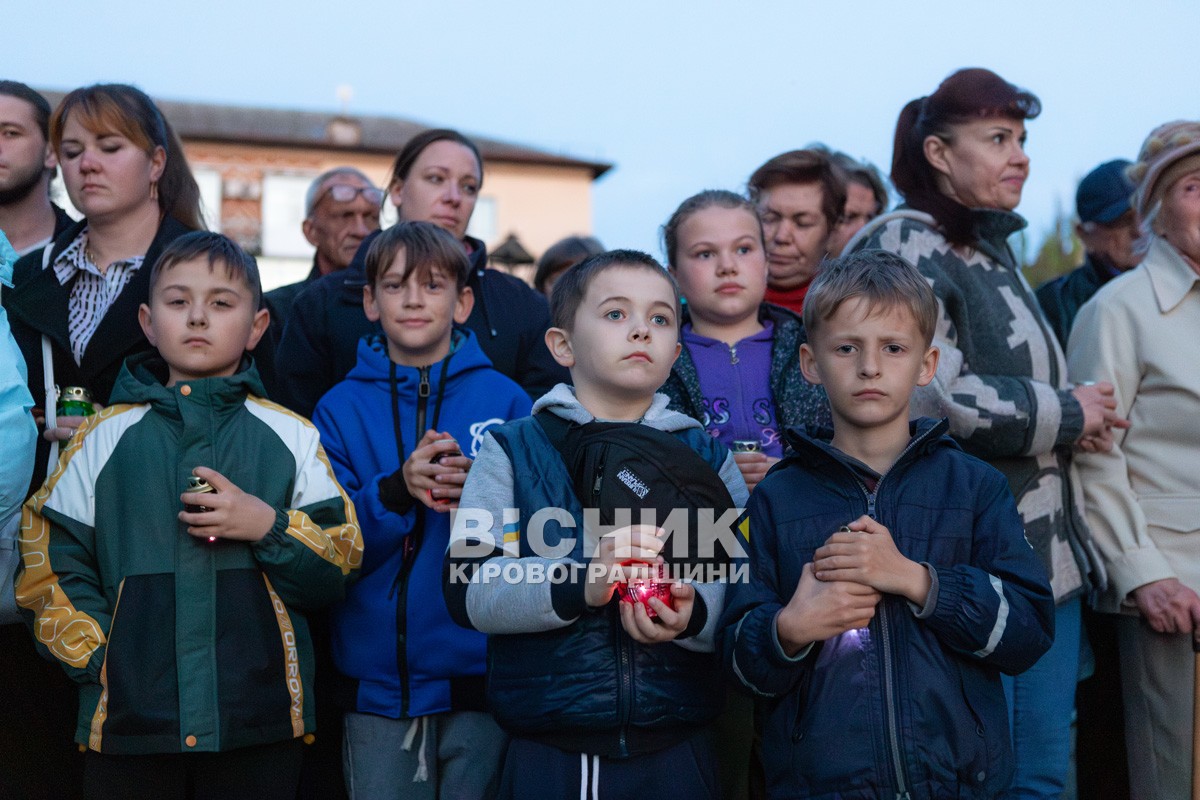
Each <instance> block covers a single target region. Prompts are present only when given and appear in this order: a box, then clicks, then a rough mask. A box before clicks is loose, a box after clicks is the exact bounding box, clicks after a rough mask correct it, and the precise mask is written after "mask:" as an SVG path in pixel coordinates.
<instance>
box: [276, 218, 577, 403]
mask: <svg viewBox="0 0 1200 800" xmlns="http://www.w3.org/2000/svg"><path fill="white" fill-rule="evenodd" d="M378 235H379V232H378V231H376V232H375V233H372V234H371V235H370V236H368V237H367V238H366V239H364V240H363V243H362V245H361V246H360V247H359V248H358V253H357V254H355V256H354V261H353V262H351V264H350V266H349V267H347V268H346V269H344V270H340V271H338V272H334V273H330V274H329V275H326V276H324V277H323V278H318V279H317V280H316V281H314V282H313V283H312V285H310V286H309V287H308V288H307V289H305V290H304V291H303V292H301V294H300V296H299V297H297V298H296V301H295V304H294V305H293V306H292V311H291V316H290V317H289V319H288V323H287V325H286V327H285V328H284V331H283V337H282V339H281V340H280V342H279V348H278V350H276V352H275V379H276V381H277V384H278V386H279V391H280V395H281V397H280V400H281V402H283V403H284V404H285V405H287V406H289V407H290V408H291V409H292V410H294V411H296V412H298V413H300V414H303V415H305V416H311V415H312V412H313V409H314V408H316V405H317V401H318V400H320V399H321V396H322V395H324V394H325V392H327V391H329V390H330V389H331V388H333V385H334V384H335V383H337V382H338V381H340V380H342V379H343V378H345V377H346V374H347V373H348V372H349V371H350V368H351V367H353V366H354V364H355V363H356V361H357V359H358V340H359V339H361V338H362V337H363V336H364V335H365V334H368V333H375V332H377V331H379V330H380V327H379V323H376V322H370V321H369V320H368V319H367V317H366V315H365V314H364V313H363V305H362V298H363V286H364V285H366V282H367V281H366V253H367V251H368V250H369V249H370V247H371V243H372V242H373V241H375V237H376V236H378ZM469 242H470V244H471V245H472V246H473V247H474V251H473V252H472V253H471V274H470V277H469V278H468V280H467V285H468V286H470V287H471V290H472V291H473V292H474V293H475V307H474V308H473V309H472V310H471V316H469V317H468V318H467V322H466V327H468V328H470V329H471V330H473V331H474V332H475V336H476V337H477V338H478V339H479V345H480V347H482V348H483V352H484V354H485V355H486V356H487V357H488V358H489V359H491V362H492V364H493V365H494V366H495V368H496V369H497V370H498V371H500V372H501V373H503V374H504V375H507V376H508V377H510V378H512V379H513V380H514V381H516V382H517V383H519V384H520V385H521V388H523V389H524V390H525V391H526V392H528V393H529V395H530V396H531V397H533V398H537V397H540V396H541V395H543V394H545V393H546V392H547V391H549V390H550V389H551V387H553V386H554V385H555V384H556V383H564V382H569V381H570V377H569V375H568V373H567V371H566V369H564V368H563V367H560V366H559V365H558V364H557V363H556V362H555V361H554V359H553V358H552V357H551V356H550V351H549V350H548V349H547V348H546V343H545V340H544V338H543V337H544V336H545V333H546V329H547V328H549V327H550V310H549V308H548V307H547V305H546V300H545V298H543V297H542V296H541V295H540V294H538V293H537V292H535V291H533V289H531V288H529V287H528V286H527V285H526V284H525V283H523V282H522V281H521V280H519V279H518V278H514V277H513V276H511V275H508V274H506V273H503V272H498V271H496V270H492V269H488V268H487V249H486V248H485V247H484V244H483V242H480V241H479V240H477V239H469Z"/></svg>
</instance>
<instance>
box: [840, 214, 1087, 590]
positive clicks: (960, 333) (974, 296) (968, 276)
mask: <svg viewBox="0 0 1200 800" xmlns="http://www.w3.org/2000/svg"><path fill="white" fill-rule="evenodd" d="M973 213H974V214H975V216H976V221H975V230H976V237H975V242H974V246H972V247H958V248H955V247H952V246H951V245H950V243H949V242H947V241H946V239H945V238H944V237H943V236H942V234H941V232H940V231H939V230H938V228H937V224H936V223H935V222H934V220H933V218H932V217H931V216H929V215H928V214H924V213H921V212H918V211H915V210H912V209H904V208H901V209H898V210H896V211H893V212H892V213H891V214H887V215H885V216H883V217H880V218H878V219H876V220H873V221H872V222H871V223H870V224H869V226H868V228H867V229H864V231H863V232H862V234H860V235H859V236H858V237H856V239H855V241H854V242H852V243H851V245H850V247H852V248H853V249H856V250H858V249H866V248H880V249H883V250H887V251H889V252H892V253H897V254H898V255H900V256H902V257H904V258H906V259H907V260H908V261H910V262H912V263H913V264H915V265H916V267H917V268H918V269H919V270H920V271H921V273H922V274H923V275H925V277H926V278H927V279H928V280H929V283H930V285H932V286H933V290H934V293H935V294H936V295H937V298H938V308H939V310H940V312H941V314H940V318H939V319H938V325H937V330H936V331H935V333H934V344H935V345H937V347H938V348H939V349H940V350H941V361H940V362H939V363H938V370H937V375H936V376H935V378H934V380H933V381H932V382H931V383H930V384H929V385H928V386H926V387H923V388H921V389H918V390H917V392H916V394H915V395H914V397H913V407H912V414H913V416H930V417H948V418H949V420H950V432H951V434H952V435H953V436H954V437H955V438H956V439H957V440H958V441H959V442H960V443H961V444H962V446H963V448H964V449H965V450H966V451H967V452H969V453H971V454H973V455H975V456H978V457H979V458H982V459H984V460H985V461H987V462H988V463H990V464H991V465H992V466H994V467H996V468H997V469H999V470H1000V471H1001V472H1003V473H1004V474H1005V476H1006V477H1007V478H1008V483H1009V488H1010V489H1012V492H1013V495H1014V496H1015V497H1016V500H1017V507H1018V509H1019V510H1020V512H1021V517H1022V519H1023V520H1024V522H1025V535H1026V537H1027V538H1028V539H1029V542H1030V543H1031V544H1032V545H1033V548H1034V550H1036V551H1037V554H1038V556H1039V557H1040V558H1041V560H1042V563H1043V564H1044V565H1045V566H1046V569H1047V571H1048V573H1049V575H1050V585H1051V587H1052V588H1053V590H1054V597H1055V600H1056V601H1058V602H1062V601H1063V600H1066V599H1069V598H1072V597H1075V596H1077V595H1079V594H1082V593H1084V592H1085V591H1087V590H1088V589H1089V588H1092V587H1093V586H1096V587H1097V588H1098V587H1099V586H1100V585H1102V584H1103V583H1104V575H1103V571H1102V570H1103V568H1102V567H1101V566H1100V561H1099V559H1098V558H1096V555H1095V550H1094V548H1093V547H1092V543H1091V538H1090V534H1089V532H1088V529H1087V526H1086V523H1085V522H1084V521H1083V518H1082V516H1081V514H1080V510H1081V509H1082V508H1083V503H1082V494H1081V491H1080V489H1081V487H1080V484H1079V480H1078V477H1077V476H1076V474H1075V470H1074V467H1073V466H1072V465H1071V452H1072V446H1073V444H1074V442H1075V440H1076V439H1078V438H1079V435H1080V433H1081V432H1082V430H1083V409H1082V408H1081V407H1080V405H1079V402H1078V401H1077V400H1076V399H1075V398H1074V396H1073V395H1072V394H1071V389H1072V388H1073V387H1072V386H1071V384H1069V383H1068V382H1067V369H1066V359H1065V357H1064V355H1063V351H1062V348H1061V347H1060V346H1059V343H1058V340H1057V339H1056V338H1055V335H1054V331H1053V330H1052V329H1051V328H1050V326H1049V324H1048V323H1047V322H1046V318H1045V316H1044V315H1043V313H1042V310H1041V308H1040V307H1039V305H1038V302H1037V300H1036V298H1035V297H1034V294H1033V291H1032V290H1031V289H1030V287H1029V284H1028V283H1026V281H1025V278H1024V276H1023V275H1021V272H1020V269H1019V268H1018V265H1017V261H1016V258H1015V256H1014V255H1013V252H1012V250H1011V249H1010V248H1009V246H1008V237H1009V236H1011V235H1012V234H1013V233H1016V232H1017V231H1019V230H1021V229H1022V228H1024V227H1025V220H1024V219H1022V218H1021V217H1020V216H1018V215H1017V214H1013V213H1011V212H1006V211H998V210H988V209H980V210H976V211H974V212H973ZM848 249H849V248H848Z"/></svg>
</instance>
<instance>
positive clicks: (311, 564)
mask: <svg viewBox="0 0 1200 800" xmlns="http://www.w3.org/2000/svg"><path fill="white" fill-rule="evenodd" d="M147 268H149V267H147ZM153 269H154V271H153V273H152V276H151V288H150V303H149V305H143V306H142V307H141V309H140V310H139V319H140V320H141V323H142V328H143V330H144V331H145V333H146V336H147V338H148V339H149V340H150V342H151V343H152V344H153V345H154V346H155V347H156V348H157V349H158V353H157V354H154V353H147V354H144V355H141V356H137V357H135V358H131V359H129V360H128V361H127V362H126V364H125V366H124V367H123V368H122V372H121V375H120V377H119V379H118V381H117V386H116V388H115V389H114V391H113V394H112V400H113V405H110V406H109V407H107V408H105V409H103V410H101V411H99V412H98V413H97V414H95V415H94V416H92V417H89V418H88V420H87V422H86V423H85V424H84V425H83V426H82V427H80V428H79V430H78V432H77V433H76V434H75V435H74V436H73V437H72V438H71V440H70V444H69V445H68V446H67V447H66V449H65V450H64V451H63V453H62V456H61V457H60V460H59V464H58V468H57V469H56V470H55V471H54V474H52V475H51V476H50V477H49V478H48V479H47V480H46V483H45V484H44V485H43V486H42V488H41V489H40V490H38V492H37V493H36V494H35V495H34V496H33V497H32V498H30V499H29V501H28V502H27V503H26V505H25V508H24V513H23V519H22V525H21V540H20V548H21V557H22V562H23V568H22V572H21V573H20V575H19V577H18V583H17V600H18V603H19V604H20V605H21V607H22V608H23V609H25V611H26V616H27V618H28V619H30V621H31V623H32V627H33V632H34V635H35V637H36V639H37V642H38V647H39V649H41V650H43V652H44V653H48V654H49V655H50V656H52V657H54V658H55V659H57V660H58V661H59V662H61V664H62V666H63V668H64V669H65V670H66V672H67V674H68V675H69V676H70V677H71V678H72V679H74V680H75V681H76V682H77V683H78V684H79V726H78V728H77V731H76V740H77V741H78V742H79V743H80V744H81V745H86V746H87V748H88V753H87V763H86V768H85V769H86V772H85V786H84V789H85V794H86V795H87V796H88V797H104V798H117V797H157V798H168V797H169V798H175V797H178V798H190V797H229V798H241V797H245V798H254V800H266V799H267V798H281V800H282V798H291V797H293V796H294V794H295V790H296V783H297V781H298V778H299V769H300V758H301V752H300V750H301V742H302V741H303V740H311V738H312V737H311V736H310V735H309V734H310V733H311V732H312V729H313V698H312V690H311V686H312V680H313V666H312V647H311V642H310V638H309V634H308V624H307V622H306V620H305V617H304V613H303V612H306V611H309V610H313V609H317V608H320V607H322V606H325V605H328V604H330V603H332V602H334V601H336V600H339V599H341V598H342V596H343V592H344V589H345V586H346V582H347V580H348V579H349V578H350V576H351V575H352V572H353V570H355V569H356V568H357V567H358V565H359V563H360V561H361V559H362V538H361V535H360V533H359V530H358V525H357V522H356V520H355V516H354V509H353V506H352V505H351V503H350V501H349V499H348V498H347V497H346V495H345V493H344V492H343V491H342V489H341V487H340V486H339V485H338V484H337V482H336V480H335V479H334V477H333V472H332V469H331V468H330V465H329V462H328V460H327V459H326V457H325V453H324V451H323V450H322V448H321V445H320V442H319V440H318V436H317V432H316V430H315V429H314V428H313V427H312V425H311V424H310V423H308V422H307V421H306V420H304V419H302V418H300V417H297V416H296V415H294V414H292V413H290V412H289V411H287V410H285V409H283V408H281V407H280V406H277V405H274V404H272V403H269V402H267V401H265V400H263V399H262V398H261V395H262V387H261V383H260V382H259V378H258V373H257V372H256V370H255V368H254V366H253V364H252V363H251V362H250V360H249V359H247V358H245V351H246V350H247V349H252V348H253V347H254V346H255V345H256V344H257V343H258V340H259V338H260V337H261V336H262V334H263V331H264V330H265V329H266V327H267V312H266V311H262V310H259V306H260V298H261V287H260V285H259V278H258V268H257V265H256V264H255V262H254V259H253V258H252V257H250V256H248V255H247V254H246V253H245V252H243V251H242V250H241V249H240V248H239V247H238V246H237V245H236V244H234V243H233V242H232V241H231V240H229V239H227V238H226V237H224V236H221V235H220V234H215V233H206V232H197V233H192V234H188V235H186V236H183V237H181V238H179V239H177V240H176V241H175V242H174V243H173V244H171V245H170V246H169V247H168V248H167V249H166V250H165V251H164V252H163V254H162V257H161V258H160V259H159V261H158V262H157V263H156V264H155V265H154V267H153ZM195 478H200V479H203V481H206V482H207V485H208V486H209V487H211V489H213V490H215V491H214V492H210V493H205V494H196V493H193V492H187V491H186V490H187V489H188V488H194V486H192V484H193V483H194V480H193V479H195Z"/></svg>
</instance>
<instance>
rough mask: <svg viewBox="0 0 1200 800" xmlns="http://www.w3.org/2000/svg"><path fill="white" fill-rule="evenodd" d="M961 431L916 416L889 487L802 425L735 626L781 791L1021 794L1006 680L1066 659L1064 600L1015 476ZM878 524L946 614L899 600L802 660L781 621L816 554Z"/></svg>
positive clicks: (775, 475) (825, 795) (777, 478)
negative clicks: (1032, 532)
mask: <svg viewBox="0 0 1200 800" xmlns="http://www.w3.org/2000/svg"><path fill="white" fill-rule="evenodd" d="M946 429H947V424H946V422H945V421H944V420H943V421H941V422H934V421H933V420H930V419H922V420H919V421H918V422H916V423H914V437H913V439H912V441H911V442H910V444H909V446H908V448H907V449H906V450H905V451H904V453H903V454H902V455H901V456H900V458H899V459H898V460H897V461H896V463H895V464H894V465H893V466H892V468H891V469H890V470H889V471H888V472H887V473H886V474H885V475H884V476H883V477H882V478H881V479H880V480H879V482H878V484H877V485H876V487H875V491H874V493H870V492H868V491H867V489H866V486H865V484H864V483H863V481H862V480H861V479H860V478H859V477H858V476H857V473H856V472H855V471H854V469H853V468H852V467H851V466H850V464H849V463H848V462H847V460H846V457H845V456H844V455H843V454H841V453H840V452H839V451H838V450H836V449H835V448H833V447H832V446H830V445H829V444H827V443H824V442H819V441H815V440H813V439H810V438H808V437H807V436H805V435H803V434H800V433H798V432H796V431H789V440H790V443H791V445H792V448H793V449H794V451H795V452H794V454H793V455H791V456H789V457H788V458H785V459H784V460H783V461H782V462H780V464H779V465H778V466H777V467H776V468H775V469H773V470H772V471H771V473H770V474H768V476H767V477H766V479H765V480H764V481H763V482H762V483H760V484H759V486H758V488H757V489H756V491H755V492H754V494H753V496H752V497H751V499H750V503H749V507H748V509H747V513H748V515H749V520H750V527H749V554H750V563H751V569H750V581H749V582H748V583H742V584H734V585H732V586H731V587H730V592H729V598H728V603H727V606H726V612H725V615H724V617H723V619H722V622H723V628H724V639H725V640H724V651H725V659H726V664H727V666H728V667H729V668H730V670H731V671H732V672H733V674H734V676H735V680H736V681H737V682H739V683H740V684H741V685H742V686H744V687H745V688H746V689H748V690H750V691H751V692H753V693H754V694H756V695H758V696H760V697H762V698H764V699H765V700H764V702H765V709H764V711H765V713H764V716H763V731H762V738H763V741H762V755H763V764H764V766H765V768H766V781H767V796H768V797H771V798H783V797H787V798H821V799H822V800H834V798H838V799H839V800H858V798H863V799H864V800H865V798H877V797H889V798H890V797H906V798H908V797H911V798H912V800H924V799H925V798H930V799H932V798H943V797H955V798H990V797H995V796H996V795H997V794H998V793H999V792H1001V791H1003V790H1004V789H1005V788H1006V787H1007V786H1008V783H1009V780H1010V779H1011V775H1012V769H1013V763H1012V762H1013V758H1012V752H1011V745H1010V741H1009V730H1008V712H1007V709H1006V705H1005V700H1004V694H1003V691H1002V689H1001V686H1000V673H1001V672H1005V673H1009V674H1015V673H1019V672H1021V671H1023V670H1025V669H1028V668H1029V667H1030V666H1031V665H1032V664H1033V663H1034V662H1035V661H1037V659H1038V658H1040V657H1041V655H1042V654H1043V653H1044V652H1045V651H1046V650H1047V649H1049V647H1050V643H1051V641H1052V639H1053V625H1054V622H1053V620H1054V600H1053V598H1052V596H1051V593H1050V586H1049V584H1048V581H1047V578H1046V574H1045V568H1044V567H1043V566H1042V565H1041V563H1040V561H1039V560H1038V558H1037V556H1036V555H1035V554H1034V552H1033V549H1032V548H1031V547H1030V546H1029V544H1028V542H1026V540H1025V537H1024V534H1023V530H1022V526H1021V518H1020V516H1019V515H1018V513H1017V509H1016V504H1015V503H1014V501H1013V498H1012V493H1011V492H1010V491H1009V490H1008V483H1007V481H1006V480H1005V479H1004V476H1003V475H1002V474H1001V473H1000V472H998V471H997V470H995V469H993V468H992V467H990V466H988V465H987V464H985V463H984V462H982V461H980V460H979V459H976V458H974V457H973V456H969V455H967V454H966V453H964V452H963V451H962V450H961V449H960V448H959V447H958V445H957V444H955V443H954V441H953V440H952V439H951V438H950V437H948V436H946V435H945V432H946ZM863 514H870V515H871V516H872V517H873V518H875V519H877V520H878V521H879V522H880V523H882V524H883V525H884V526H886V527H887V528H888V530H889V531H891V534H892V537H893V538H894V539H895V542H896V545H897V547H898V548H899V550H900V552H901V553H903V554H904V555H905V556H906V557H907V558H909V559H912V560H913V561H917V562H921V563H925V564H928V565H930V566H932V567H933V569H934V572H935V574H936V577H935V580H934V589H933V590H932V591H934V592H936V597H934V598H932V601H933V607H932V609H929V608H928V607H927V608H926V609H925V610H924V612H923V613H927V614H928V616H926V617H925V618H923V619H918V617H917V611H916V610H914V609H913V607H912V606H911V604H910V603H908V601H906V600H905V599H904V598H902V597H899V596H897V595H885V596H884V598H883V600H882V601H881V602H880V603H879V605H878V607H877V608H876V614H875V618H874V619H873V620H872V621H871V623H870V625H869V626H868V627H866V628H862V629H856V630H850V631H847V632H846V633H843V634H840V635H839V636H836V637H833V638H831V639H828V640H826V641H824V642H820V643H817V644H816V645H815V646H814V647H813V648H812V649H811V650H810V651H809V652H808V653H807V654H804V653H803V652H802V653H801V654H799V657H797V658H788V657H787V655H786V654H785V653H784V651H783V650H782V648H781V646H780V644H779V640H778V637H777V635H776V628H775V618H776V615H777V614H778V613H779V611H780V609H781V608H782V607H783V605H784V604H786V603H787V602H788V600H789V599H790V598H791V596H792V594H793V592H794V591H795V587H796V585H797V584H798V583H799V580H800V573H801V570H802V568H803V566H804V564H805V563H806V562H809V561H811V560H812V556H813V552H814V551H815V550H816V549H817V548H818V547H820V546H821V545H822V544H824V542H825V540H826V539H828V538H829V536H830V534H832V533H833V532H834V531H836V530H837V529H838V528H839V527H840V526H842V525H845V524H847V523H849V522H852V521H853V520H855V519H857V518H858V517H860V516H862V515H863ZM905 791H907V792H908V794H904V792H905Z"/></svg>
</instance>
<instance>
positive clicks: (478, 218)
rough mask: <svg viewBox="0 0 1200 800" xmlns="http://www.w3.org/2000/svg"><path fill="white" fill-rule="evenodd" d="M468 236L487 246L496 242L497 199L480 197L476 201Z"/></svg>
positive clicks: (468, 226) (468, 227)
mask: <svg viewBox="0 0 1200 800" xmlns="http://www.w3.org/2000/svg"><path fill="white" fill-rule="evenodd" d="M467 235H468V236H474V237H475V238H476V239H480V240H482V241H483V242H484V243H485V244H486V243H487V242H494V241H496V198H494V197H480V198H479V199H478V200H476V201H475V213H474V214H472V215H471V222H470V224H469V225H467Z"/></svg>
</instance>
